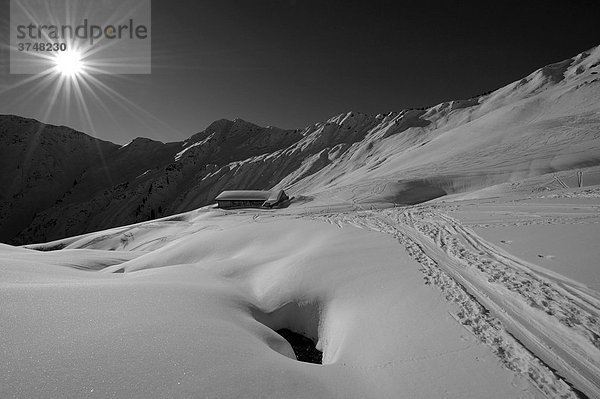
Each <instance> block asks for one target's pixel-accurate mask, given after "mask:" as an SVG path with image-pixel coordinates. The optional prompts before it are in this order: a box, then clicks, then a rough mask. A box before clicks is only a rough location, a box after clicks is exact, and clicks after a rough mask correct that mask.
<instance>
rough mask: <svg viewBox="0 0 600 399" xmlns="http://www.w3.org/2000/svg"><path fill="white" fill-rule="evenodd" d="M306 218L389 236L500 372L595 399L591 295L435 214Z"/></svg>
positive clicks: (597, 346) (599, 343) (595, 299)
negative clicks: (498, 362)
mask: <svg viewBox="0 0 600 399" xmlns="http://www.w3.org/2000/svg"><path fill="white" fill-rule="evenodd" d="M312 218H314V219H318V220H322V221H325V222H328V223H331V224H336V225H338V227H340V228H342V227H343V226H344V225H350V226H355V227H358V228H366V229H371V230H374V231H377V232H381V233H386V234H390V235H392V236H394V237H395V238H396V239H398V241H399V243H400V244H401V245H403V246H404V247H405V248H406V250H407V252H408V253H409V254H410V255H411V257H412V258H413V259H414V260H416V261H417V262H418V263H419V264H420V265H421V271H422V272H423V274H424V279H425V284H431V285H434V286H436V287H438V288H439V289H440V290H441V291H442V292H443V293H444V295H445V297H446V299H447V300H448V301H451V302H454V303H456V305H457V306H458V311H457V312H456V313H455V314H453V315H452V316H453V317H454V318H455V319H456V320H457V321H458V322H459V323H460V324H461V325H462V326H464V327H465V328H466V329H467V330H468V331H470V332H471V333H472V334H474V335H475V336H476V337H477V338H478V339H479V340H480V341H481V342H483V343H484V344H486V345H488V346H489V347H490V348H491V349H492V351H493V352H494V353H495V354H496V355H497V356H498V358H499V359H500V360H501V361H502V363H503V364H504V365H505V366H506V367H507V368H508V369H510V370H512V371H514V372H516V373H520V374H523V375H526V376H527V377H528V378H529V379H530V380H531V381H532V382H533V383H534V384H535V386H537V387H538V388H539V389H540V390H541V391H542V392H544V393H545V394H547V395H549V396H551V397H561V398H575V397H579V396H580V395H581V393H584V394H585V395H588V396H590V397H600V321H599V319H600V317H599V315H600V297H599V296H598V293H597V292H595V291H593V290H590V289H588V288H587V287H585V286H583V285H581V284H579V283H577V282H575V281H573V280H570V279H568V278H566V277H563V276H561V275H559V274H557V273H553V272H551V271H549V270H547V269H544V268H541V267H539V266H537V265H534V264H532V263H529V262H526V261H524V260H521V259H519V258H517V257H515V256H513V255H511V254H509V253H507V252H506V251H504V250H502V249H500V248H498V247H496V246H494V245H492V244H490V243H488V242H486V241H485V240H483V239H482V238H481V237H479V236H478V235H477V234H475V233H474V232H473V231H472V230H470V229H468V228H466V227H464V226H463V225H462V224H461V223H460V222H458V221H457V220H455V219H453V218H451V217H449V216H447V215H445V214H443V213H441V212H439V211H438V210H436V208H435V207H430V206H425V207H416V208H415V207H412V208H392V209H386V210H369V211H367V210H365V211H362V212H352V213H333V214H320V215H317V216H313V217H312ZM566 381H569V383H567V382H566ZM574 387H576V388H574Z"/></svg>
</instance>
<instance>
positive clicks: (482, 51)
mask: <svg viewBox="0 0 600 399" xmlns="http://www.w3.org/2000/svg"><path fill="white" fill-rule="evenodd" d="M439 3H440V4H436V2H425V1H410V2H408V1H407V2H403V1H399V0H396V1H376V0H375V1H352V0H334V1H330V0H314V1H313V0H280V1H275V0H252V1H250V0H246V1H243V0H239V1H230V0H212V1H187V2H186V1H174V0H153V1H152V56H153V59H152V74H151V75H147V76H144V75H129V76H103V77H101V80H102V81H103V82H105V83H106V84H108V85H109V86H110V87H112V88H113V89H115V90H116V91H118V93H120V94H121V95H122V96H124V97H125V98H127V99H128V100H129V101H131V104H130V105H128V106H123V103H122V101H115V100H114V99H112V98H107V97H106V96H104V95H102V94H98V95H99V96H100V98H101V99H102V102H103V103H104V104H105V105H106V109H103V108H102V107H101V106H99V105H98V104H97V102H95V101H94V100H93V98H92V97H91V94H90V93H84V96H85V97H86V99H87V102H88V103H89V104H90V105H89V108H90V115H91V118H92V122H93V127H90V126H88V123H86V122H85V118H84V117H83V116H82V115H81V113H80V112H76V111H73V110H72V111H71V112H66V111H65V110H60V109H54V110H53V111H52V112H51V113H50V114H49V115H48V116H47V117H45V118H44V114H43V112H42V111H41V110H42V109H44V108H47V105H48V104H47V102H48V92H47V91H43V92H41V93H40V94H38V95H36V96H35V98H27V99H19V98H18V97H19V96H18V95H17V94H18V93H13V91H8V92H6V91H3V92H0V113H15V114H19V115H22V116H28V117H34V118H37V119H43V120H44V121H45V122H49V123H54V124H64V125H68V126H71V127H74V128H76V129H79V130H82V131H84V132H86V133H90V134H95V135H96V136H98V137H100V138H104V139H108V140H111V141H114V142H118V143H126V142H128V141H129V140H130V139H131V138H133V137H136V136H144V137H150V138H154V139H157V140H161V141H175V140H181V139H184V138H186V137H188V136H190V135H192V134H193V133H195V132H198V131H200V130H203V129H204V128H205V127H206V126H207V125H208V124H210V123H211V122H212V121H214V120H216V119H220V118H228V119H234V118H236V117H240V118H243V119H246V120H248V121H252V122H255V123H257V124H261V125H274V126H278V127H282V128H301V127H304V126H306V125H309V124H313V123H315V122H319V121H323V120H326V119H328V118H330V117H331V116H334V115H336V114H339V113H342V112H346V111H350V110H353V111H361V112H366V113H380V112H382V113H383V112H388V111H392V110H401V109H403V108H409V107H422V106H427V105H435V104H437V103H440V102H443V101H448V100H452V99H460V98H468V97H471V96H474V95H477V94H480V93H482V92H486V91H489V90H492V89H496V88H498V87H501V86H503V85H506V84H508V83H510V82H512V81H514V80H517V79H519V78H521V77H523V76H525V75H527V74H529V73H530V72H532V71H533V70H535V69H537V68H539V67H541V66H544V65H546V64H549V63H553V62H557V61H560V60H563V59H565V58H569V57H572V56H574V55H576V54H577V53H579V52H581V51H584V50H587V49H589V48H591V47H594V46H596V45H599V44H600V30H599V29H598V18H599V16H600V2H599V1H570V2H562V3H559V4H556V2H547V1H545V2H533V1H528V2H525V1H520V2H510V1H498V2H496V3H491V2H487V1H486V2H484V1H479V2H464V1H451V0H447V1H443V2H439ZM0 4H2V6H3V8H4V9H6V10H8V8H7V7H8V0H1V1H0ZM2 13H4V12H2ZM5 20H6V19H5V18H3V19H2V22H3V24H4V25H6V24H5ZM3 31H7V28H6V27H5V26H4V27H3ZM3 33H4V32H3ZM1 55H2V57H3V60H2V70H1V71H0V73H1V76H0V84H1V85H2V86H6V85H8V84H13V83H15V82H16V81H18V80H19V79H23V76H18V75H8V67H7V66H6V60H5V58H6V51H3V52H2V53H1ZM56 108H59V107H56Z"/></svg>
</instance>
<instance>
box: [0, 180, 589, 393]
mask: <svg viewBox="0 0 600 399" xmlns="http://www.w3.org/2000/svg"><path fill="white" fill-rule="evenodd" d="M597 187H598V186H595V187H592V188H581V189H571V190H566V189H561V190H553V191H552V192H549V193H546V192H541V193H537V194H534V195H533V196H531V193H530V191H529V190H526V191H525V192H523V193H520V194H519V193H514V192H511V193H508V194H504V195H503V196H497V197H496V198H495V199H489V198H488V199H469V200H461V199H456V200H450V201H447V202H441V201H437V202H434V203H431V204H423V205H418V206H408V207H397V208H388V209H379V210H377V209H373V210H353V208H354V206H353V205H351V204H345V205H343V204H337V205H336V204H334V203H332V204H329V205H322V206H319V207H317V206H315V204H314V203H315V201H313V202H308V203H303V204H301V203H298V204H294V205H292V207H290V208H288V209H280V210H275V211H263V210H238V211H223V210H219V209H216V208H211V207H206V208H200V209H198V210H195V211H191V212H188V213H184V214H180V215H176V216H172V217H167V218H162V219H159V220H155V221H149V222H143V223H139V224H134V225H130V226H124V227H117V228H113V229H110V230H105V231H100V232H96V233H89V234H85V235H81V236H75V237H71V238H67V239H62V240H58V241H54V242H50V243H46V244H37V245H31V246H28V247H27V248H24V247H11V246H7V245H2V246H1V247H0V265H1V267H0V297H1V300H2V303H3V306H2V308H1V309H0V313H1V317H2V320H4V321H5V322H3V323H2V324H1V325H0V352H1V353H0V356H1V357H2V359H3V362H2V363H1V364H0V369H1V370H0V371H1V372H0V387H1V388H0V396H3V397H11V396H15V397H48V396H52V397H56V396H60V397H88V396H89V397H92V396H100V397H190V396H200V397H256V398H258V397H261V398H262V397H274V398H275V397H288V398H297V397H298V398H301V397H332V398H333V397H340V398H352V397H356V398H362V397H378V398H398V397H406V398H431V397H447V398H465V397H472V398H481V397H486V398H494V397H497V398H507V397H552V398H553V397H565V398H566V397H573V398H575V397H582V395H587V396H588V397H597V396H598V394H599V393H600V384H599V381H598V378H597V376H598V375H600V373H598V368H599V366H600V345H599V341H598V337H600V330H599V328H598V326H600V293H599V292H598V291H597V289H595V287H592V286H589V285H587V284H586V283H587V280H586V279H585V276H586V274H585V273H587V271H586V266H585V265H584V264H583V263H582V262H581V259H582V258H581V256H578V253H577V252H578V249H577V247H571V246H570V245H569V243H568V242H561V241H558V242H555V243H554V247H555V248H556V251H555V252H556V253H558V251H560V252H562V253H563V255H564V259H567V260H570V261H571V262H570V263H569V264H565V265H563V267H561V268H558V269H552V268H549V267H547V265H546V264H545V263H544V262H545V261H546V259H545V258H544V259H542V258H537V259H534V260H533V261H530V260H526V259H523V258H521V257H519V256H517V255H516V253H518V252H517V251H516V250H515V248H516V247H517V246H518V244H519V241H520V240H521V238H520V237H521V236H520V235H519V231H520V230H521V229H522V228H524V227H527V226H529V225H530V223H531V221H532V220H534V223H543V224H546V225H549V226H552V228H553V229H555V230H556V231H557V232H560V231H566V230H567V229H570V228H572V227H574V226H579V227H584V228H585V229H586V230H585V231H582V233H585V234H594V235H596V236H597V233H598V231H597V226H599V225H600V224H598V221H599V220H598V212H597V210H598V209H599V207H600V202H599V201H600V197H598V196H597V195H596V196H594V194H597V192H598V188H597ZM567 204H571V205H570V207H571V208H568V207H567ZM584 204H587V206H588V208H582V207H583V205H584ZM540 215H545V216H543V217H542V218H541V219H540V218H539V217H536V216H540ZM498 224H499V226H498V227H503V228H506V229H508V230H507V231H505V233H504V235H506V236H508V237H510V238H511V240H506V239H504V240H502V241H504V242H502V241H500V242H497V241H494V239H493V238H491V239H490V240H491V241H488V240H487V239H485V238H483V237H486V236H487V233H486V231H488V230H490V229H491V230H493V229H494V228H495V226H496V225H498ZM473 229H477V232H478V233H476V232H475V231H474V230H473ZM561 229H562V230H561ZM594 229H595V230H594ZM555 234H558V233H555ZM536 237H537V238H538V241H537V242H540V243H541V242H544V241H545V240H546V239H548V237H549V236H548V235H545V234H543V233H542V234H538V235H536ZM574 240H576V239H574ZM529 242H530V244H531V243H532V242H533V243H535V240H534V239H533V238H529ZM595 247H597V246H588V247H585V246H584V249H583V250H584V251H585V253H586V254H587V255H589V256H596V257H597V256H600V253H598V251H599V250H598V248H595ZM594 254H595V255H594ZM563 273H564V274H563ZM280 328H289V329H291V330H293V331H296V332H299V333H302V334H304V335H305V336H308V337H310V338H312V339H314V340H315V341H316V342H318V344H317V347H318V348H319V349H320V350H322V351H323V365H314V364H307V363H301V362H298V361H296V360H294V355H293V352H292V350H291V348H290V346H289V344H288V343H287V342H285V341H284V340H283V339H282V338H281V337H280V336H279V335H277V334H276V333H275V332H274V330H277V329H280Z"/></svg>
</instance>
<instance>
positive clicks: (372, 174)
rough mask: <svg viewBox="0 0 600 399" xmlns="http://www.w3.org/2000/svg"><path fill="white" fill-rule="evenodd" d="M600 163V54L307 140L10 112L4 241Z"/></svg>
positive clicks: (1, 210)
mask: <svg viewBox="0 0 600 399" xmlns="http://www.w3.org/2000/svg"><path fill="white" fill-rule="evenodd" d="M595 165H600V47H596V48H594V49H591V50H589V51H586V52H583V53H581V54H579V55H577V56H575V57H573V58H570V59H568V60H565V61H562V62H559V63H556V64H552V65H548V66H546V67H543V68H541V69H539V70H537V71H535V72H533V73H532V74H530V75H529V76H527V77H525V78H523V79H521V80H519V81H516V82H513V83H511V84H509V85H507V86H505V87H503V88H501V89H498V90H496V91H493V92H490V93H486V94H483V95H481V96H477V97H474V98H470V99H467V100H458V101H451V102H446V103H442V104H438V105H436V106H433V107H430V108H427V109H408V110H402V111H400V112H391V113H387V114H380V115H367V114H362V113H360V112H348V113H345V114H342V115H338V116H336V117H333V118H331V119H329V120H328V121H326V122H322V123H317V124H315V125H312V126H308V127H306V128H304V129H302V130H282V129H278V128H274V127H260V126H257V125H255V124H252V123H250V122H246V121H243V120H241V119H236V120H234V121H230V120H225V119H222V120H219V121H216V122H214V123H212V124H211V125H210V126H208V127H207V128H206V129H205V130H204V131H202V132H200V133H197V134H195V135H193V136H191V137H190V138H189V139H187V140H185V141H183V142H175V143H161V142H158V141H153V140H150V139H145V138H137V139H135V140H133V141H132V142H130V143H129V144H127V145H124V146H119V145H116V144H113V143H110V142H106V141H102V140H99V139H96V138H93V137H90V136H87V135H85V134H84V133H81V132H77V131H75V130H73V129H70V128H68V127H64V126H60V127H59V126H51V125H46V124H43V123H40V122H38V121H35V120H32V119H25V118H21V117H18V116H12V115H0V183H2V188H3V189H2V190H1V191H0V242H5V243H11V244H23V243H32V242H41V241H49V240H53V239H58V238H62V237H66V236H72V235H78V234H82V233H86V232H90V231H96V230H103V229H107V228H109V227H113V226H118V225H125V224H130V223H134V222H139V221H144V220H149V219H153V218H158V217H163V216H167V215H172V214H175V213H179V212H183V211H187V210H191V209H194V208H197V207H200V206H203V205H207V204H210V203H212V202H213V199H214V198H215V196H216V195H218V194H219V192H221V191H222V190H225V189H242V188H243V189H270V188H273V187H281V188H285V189H287V190H288V191H289V193H290V194H291V195H296V196H297V197H302V198H303V199H304V200H315V201H319V200H328V199H329V200H331V199H332V198H333V199H334V201H338V202H343V203H349V204H353V205H355V206H357V207H365V206H369V205H373V204H377V205H382V204H392V203H398V204H411V203H416V202H419V201H423V200H427V199H431V198H435V197H438V196H442V195H447V194H453V193H458V192H468V191H473V190H477V189H481V188H485V187H489V186H493V185H496V184H500V183H506V182H513V183H516V182H519V181H520V180H522V179H524V178H527V177H531V176H539V175H543V174H547V173H552V172H556V171H561V170H569V169H574V168H584V167H593V166H595Z"/></svg>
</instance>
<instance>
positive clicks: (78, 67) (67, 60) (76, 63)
mask: <svg viewBox="0 0 600 399" xmlns="http://www.w3.org/2000/svg"><path fill="white" fill-rule="evenodd" d="M54 64H55V65H54V69H55V71H56V72H58V73H59V74H60V75H61V76H64V77H69V78H74V77H77V76H78V75H80V74H82V73H83V72H84V70H85V64H84V62H83V60H82V57H81V53H79V52H78V51H75V50H67V51H60V52H58V53H57V54H56V57H55V58H54Z"/></svg>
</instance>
